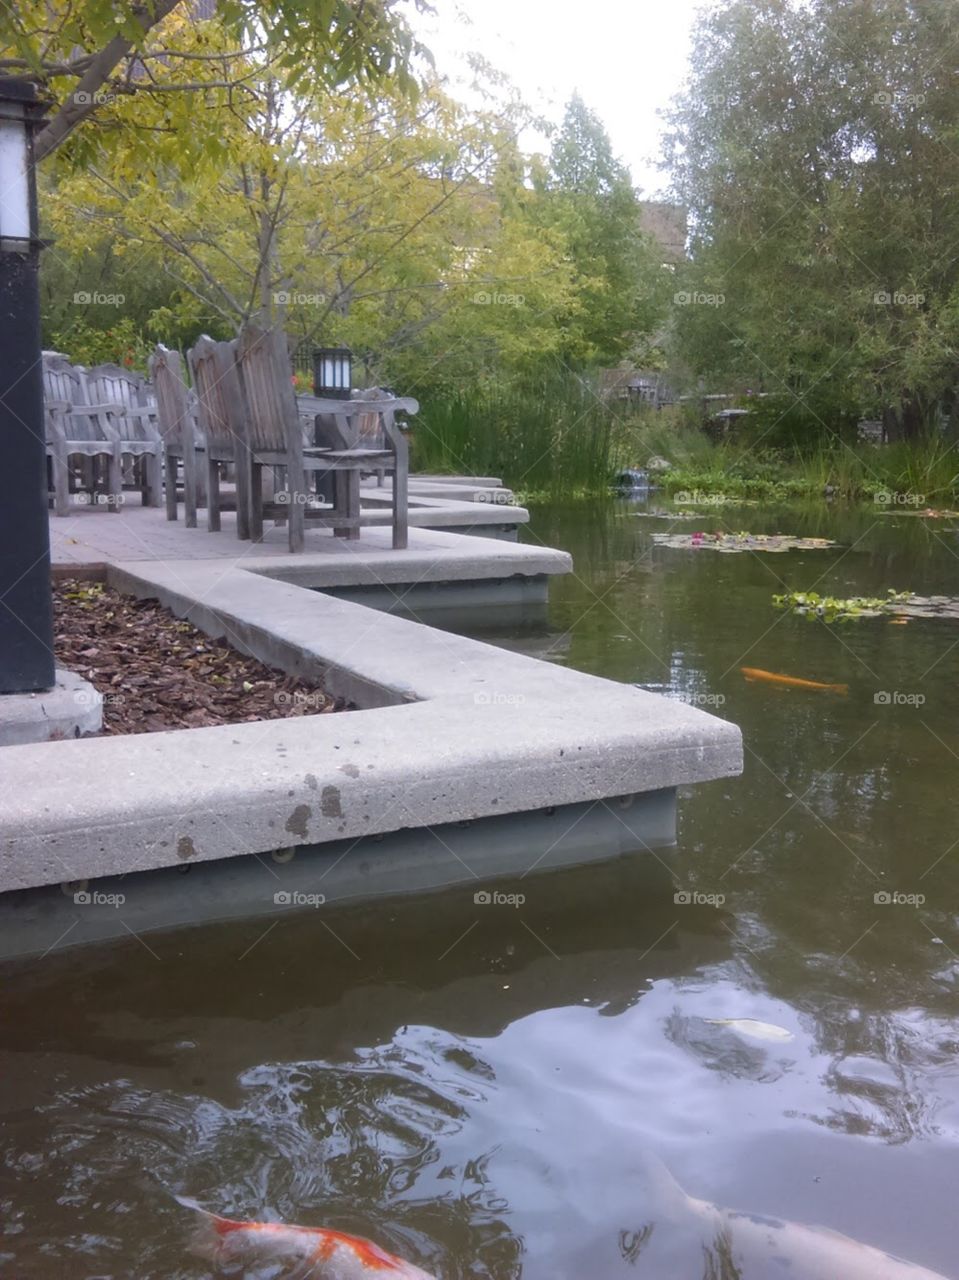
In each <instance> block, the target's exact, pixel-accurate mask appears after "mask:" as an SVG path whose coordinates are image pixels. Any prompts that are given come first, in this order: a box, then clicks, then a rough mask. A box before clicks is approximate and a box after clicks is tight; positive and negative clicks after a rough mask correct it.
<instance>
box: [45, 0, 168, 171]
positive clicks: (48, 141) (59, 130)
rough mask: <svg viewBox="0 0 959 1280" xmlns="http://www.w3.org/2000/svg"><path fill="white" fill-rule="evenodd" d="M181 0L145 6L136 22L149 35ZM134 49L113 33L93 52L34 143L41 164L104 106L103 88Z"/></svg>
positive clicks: (138, 13) (165, 0) (131, 44)
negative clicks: (79, 126)
mask: <svg viewBox="0 0 959 1280" xmlns="http://www.w3.org/2000/svg"><path fill="white" fill-rule="evenodd" d="M179 2H180V0H155V4H154V6H153V8H152V11H151V10H150V9H148V8H147V7H146V6H143V7H141V8H140V9H139V10H138V12H137V13H136V21H137V25H138V26H139V27H140V29H141V30H142V32H143V34H144V35H146V34H147V33H148V32H150V31H151V30H152V29H153V28H154V27H155V26H157V25H158V24H159V23H160V22H162V21H163V19H164V18H165V17H167V15H168V14H170V13H172V12H173V10H174V9H175V8H176V7H177V4H178V3H179ZM132 49H133V41H132V40H131V39H130V38H129V36H114V38H113V39H112V40H111V41H109V43H108V44H106V45H104V47H103V48H102V49H101V50H100V52H99V53H97V54H94V56H93V58H92V60H91V62H90V65H89V66H88V67H87V69H86V71H85V72H84V73H83V75H82V76H81V77H80V80H79V82H78V84H77V87H76V88H75V89H74V91H73V92H72V93H71V94H70V95H69V97H68V98H67V100H66V102H64V103H62V104H61V106H60V109H59V111H58V112H57V114H56V115H55V116H53V118H52V119H51V120H50V121H49V123H48V124H47V125H46V126H45V127H44V128H43V129H41V130H40V132H39V134H37V137H36V140H35V142H34V157H35V159H36V161H37V163H39V162H40V161H41V160H43V159H45V158H46V157H47V156H48V155H50V153H51V152H52V151H55V150H56V149H57V147H59V146H60V144H61V143H62V142H63V141H65V139H66V138H68V137H69V136H70V134H71V133H72V132H73V130H74V129H75V128H76V127H77V125H78V124H82V123H83V121H84V120H86V119H88V118H89V117H90V116H92V115H94V113H95V112H96V111H98V110H99V108H100V105H101V101H102V99H101V94H100V90H101V89H102V88H103V86H104V84H106V82H107V80H109V78H110V76H111V75H112V74H113V72H114V71H115V70H116V68H117V66H118V65H119V63H120V62H121V61H122V60H123V59H124V58H125V57H126V56H127V54H128V53H130V51H131V50H132Z"/></svg>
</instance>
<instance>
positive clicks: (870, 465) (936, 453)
mask: <svg viewBox="0 0 959 1280" xmlns="http://www.w3.org/2000/svg"><path fill="white" fill-rule="evenodd" d="M630 446H631V449H632V452H633V465H638V466H643V465H644V464H645V462H646V461H647V460H648V459H649V458H650V457H651V456H652V455H654V454H655V455H658V456H661V457H664V458H666V459H667V461H668V462H670V463H671V465H672V470H670V471H669V472H667V473H666V474H665V475H663V476H662V477H659V478H658V483H662V484H663V486H664V487H665V488H667V489H671V490H679V489H685V490H699V491H701V492H704V493H705V492H712V493H720V492H724V493H729V494H736V495H741V496H743V497H751V498H762V497H791V496H802V495H809V496H818V495H821V494H823V493H824V492H832V493H834V494H836V495H840V496H843V497H848V498H863V497H872V496H874V495H877V494H878V495H882V494H884V493H888V494H902V495H910V496H911V497H912V498H913V499H914V500H915V501H916V502H921V503H925V504H927V505H930V504H932V503H933V502H939V503H942V502H950V503H951V502H956V501H959V449H957V448H956V447H955V446H954V445H952V444H950V443H949V442H948V441H947V440H944V439H943V438H942V437H941V436H934V437H931V438H930V439H928V440H925V441H917V442H912V443H906V442H901V443H897V444H889V445H883V446H878V447H877V446H876V445H872V444H866V443H860V444H855V445H844V444H841V443H839V442H837V441H835V440H834V441H831V442H829V443H823V442H822V441H821V440H820V441H815V442H813V443H812V444H811V445H809V446H808V447H806V448H802V447H794V448H791V449H771V448H763V447H761V446H757V445H756V444H754V443H753V442H752V441H751V440H750V439H749V437H748V436H747V435H746V434H745V433H744V434H743V435H742V436H740V437H735V436H733V437H731V438H729V439H726V440H722V441H720V442H718V443H714V442H713V441H711V440H710V439H709V437H708V436H706V435H705V434H704V433H703V432H702V431H701V430H700V429H699V428H698V427H696V426H693V425H690V424H689V423H688V422H685V421H684V420H683V419H682V418H681V417H680V416H679V415H676V414H670V413H667V412H665V411H664V412H663V413H662V414H659V415H657V416H656V417H655V418H653V419H651V420H648V421H646V422H642V423H639V424H637V425H636V426H635V427H634V429H633V431H632V434H631V438H630Z"/></svg>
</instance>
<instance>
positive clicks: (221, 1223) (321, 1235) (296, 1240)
mask: <svg viewBox="0 0 959 1280" xmlns="http://www.w3.org/2000/svg"><path fill="white" fill-rule="evenodd" d="M174 1198H175V1199H176V1201H177V1202H178V1203H179V1204H182V1205H183V1206H184V1207H185V1208H187V1209H193V1210H195V1211H196V1212H197V1213H199V1214H200V1218H201V1221H200V1224H199V1226H198V1228H197V1231H196V1235H195V1236H194V1239H193V1246H192V1248H193V1252H194V1253H195V1254H197V1255H198V1256H199V1257H201V1258H205V1259H206V1260H207V1261H208V1262H213V1263H216V1264H217V1265H218V1266H221V1267H223V1268H224V1269H225V1273H226V1274H228V1275H236V1274H239V1272H238V1271H237V1268H238V1267H242V1274H243V1275H246V1274H247V1273H248V1272H249V1271H250V1270H251V1269H253V1268H255V1267H259V1266H263V1265H270V1266H271V1267H272V1266H276V1265H280V1266H282V1267H283V1270H282V1271H281V1272H274V1271H272V1270H271V1272H270V1274H271V1275H274V1274H275V1275H277V1276H279V1275H283V1276H286V1277H287V1280H371V1277H374V1276H376V1277H379V1280H435V1277H434V1276H430V1275H428V1274H427V1273H426V1272H425V1271H421V1270H420V1268H419V1267H414V1266H413V1264H412V1263H411V1262H404V1261H403V1259H402V1258H397V1257H394V1256H393V1254H391V1253H387V1252H386V1250H385V1249H381V1248H380V1247H379V1246H378V1245H375V1244H373V1243H372V1241H370V1240H363V1239H361V1238H360V1237H359V1236H350V1235H347V1234H346V1233H345V1232H343V1231H332V1230H330V1229H328V1228H327V1227H293V1226H285V1225H284V1224H283V1223H282V1222H237V1221H236V1220H235V1219H233V1218H221V1217H220V1215H219V1214H217V1213H209V1212H208V1211H207V1210H206V1209H204V1208H202V1207H201V1206H200V1205H198V1204H197V1203H196V1201H195V1200H188V1199H187V1198H186V1197H185V1196H176V1197H174Z"/></svg>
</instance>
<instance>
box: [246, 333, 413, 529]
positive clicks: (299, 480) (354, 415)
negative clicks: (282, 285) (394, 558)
mask: <svg viewBox="0 0 959 1280" xmlns="http://www.w3.org/2000/svg"><path fill="white" fill-rule="evenodd" d="M236 357H237V370H238V373H239V382H240V390H241V394H242V398H243V406H242V412H241V421H242V423H243V426H244V429H245V431H246V433H247V440H248V442H249V450H248V451H247V452H246V453H245V456H244V458H243V459H242V463H241V461H240V460H238V466H237V477H238V485H239V472H240V468H241V465H242V466H243V468H244V469H246V471H247V475H246V477H245V478H244V484H243V487H244V491H245V492H246V493H248V494H249V499H250V528H251V536H252V537H253V538H254V539H256V540H259V539H260V538H262V536H263V516H264V511H265V510H267V504H265V503H264V499H263V492H262V472H263V468H264V467H282V468H284V469H285V471H286V490H285V492H280V493H278V494H276V495H275V499H274V501H273V502H272V503H270V504H269V506H268V510H269V514H271V515H277V514H279V515H282V514H286V515H287V516H288V519H289V545H290V550H291V551H300V550H302V548H303V545H304V531H305V522H306V520H310V522H311V523H313V524H317V525H320V526H321V527H324V528H332V529H333V530H334V532H335V533H336V534H339V535H340V536H346V537H351V538H358V537H359V533H360V523H361V517H360V501H359V478H360V472H361V471H362V470H375V469H376V468H377V467H379V466H383V467H384V468H385V469H386V470H391V471H393V472H394V492H393V546H394V547H396V548H403V547H405V546H406V545H407V537H408V533H407V484H406V477H407V472H408V461H407V446H406V440H405V439H404V438H403V436H402V435H401V433H400V432H399V431H398V429H397V428H396V427H395V425H394V423H393V412H394V410H395V408H396V407H405V408H408V409H409V410H410V411H411V412H413V413H415V412H416V409H417V408H418V406H417V405H416V402H415V401H412V400H410V401H402V402H401V401H395V400H390V401H382V402H377V411H378V412H380V413H381V414H382V416H383V422H384V430H385V431H386V434H387V436H388V438H389V441H390V445H389V447H388V448H381V449H365V448H356V447H353V445H352V439H353V434H354V433H353V430H352V427H353V424H354V421H355V420H356V419H358V418H359V417H360V416H361V415H362V414H369V413H370V407H369V404H363V403H359V402H356V401H349V400H319V399H316V398H315V397H314V398H313V405H314V406H315V408H316V412H317V414H318V415H319V416H320V420H322V419H323V418H324V417H325V416H327V415H330V416H331V417H332V420H333V422H334V423H335V424H336V430H335V432H334V435H333V438H331V439H330V440H329V441H328V442H327V441H324V443H323V444H322V445H316V444H314V446H306V445H304V442H303V424H302V419H301V410H302V406H298V404H297V398H296V396H295V395H294V393H293V386H292V383H291V380H290V357H289V350H288V347H287V342H286V338H285V336H284V334H283V332H282V331H281V330H280V329H277V328H272V329H262V328H260V327H259V326H257V325H253V324H248V325H246V326H244V328H243V329H242V330H241V332H240V336H239V338H238V340H237V348H236ZM344 446H345V447H344ZM327 474H332V476H333V481H334V495H333V504H332V506H328V505H327V506H320V505H319V503H318V502H317V501H316V499H315V498H314V497H313V496H312V495H311V493H310V486H309V484H308V476H311V475H312V476H322V475H327ZM237 501H238V502H239V492H238V498H237Z"/></svg>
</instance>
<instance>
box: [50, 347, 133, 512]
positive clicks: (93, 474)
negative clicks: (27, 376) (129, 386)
mask: <svg viewBox="0 0 959 1280" xmlns="http://www.w3.org/2000/svg"><path fill="white" fill-rule="evenodd" d="M43 391H44V419H45V429H46V433H47V455H48V457H49V458H50V460H51V475H52V483H53V501H54V513H55V514H56V515H58V516H65V515H68V514H69V511H70V478H71V464H70V459H71V458H78V459H81V462H80V464H79V466H80V473H79V474H80V489H81V491H83V490H86V492H87V494H88V495H89V497H90V499H91V500H96V501H99V499H100V498H101V497H102V495H101V494H99V493H98V485H97V467H96V460H97V459H98V458H106V459H107V468H108V482H107V484H108V491H107V494H106V504H105V505H106V506H107V509H108V510H110V511H119V510H120V495H122V489H123V455H122V448H121V443H120V442H121V436H122V428H121V418H122V410H121V409H120V407H119V406H118V405H95V404H91V402H90V399H89V388H88V386H87V380H86V371H85V370H84V369H82V368H80V367H78V366H76V365H72V364H71V363H70V361H69V360H68V359H67V357H66V356H64V355H61V354H60V353H59V352H55V351H45V352H44V353H43Z"/></svg>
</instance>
